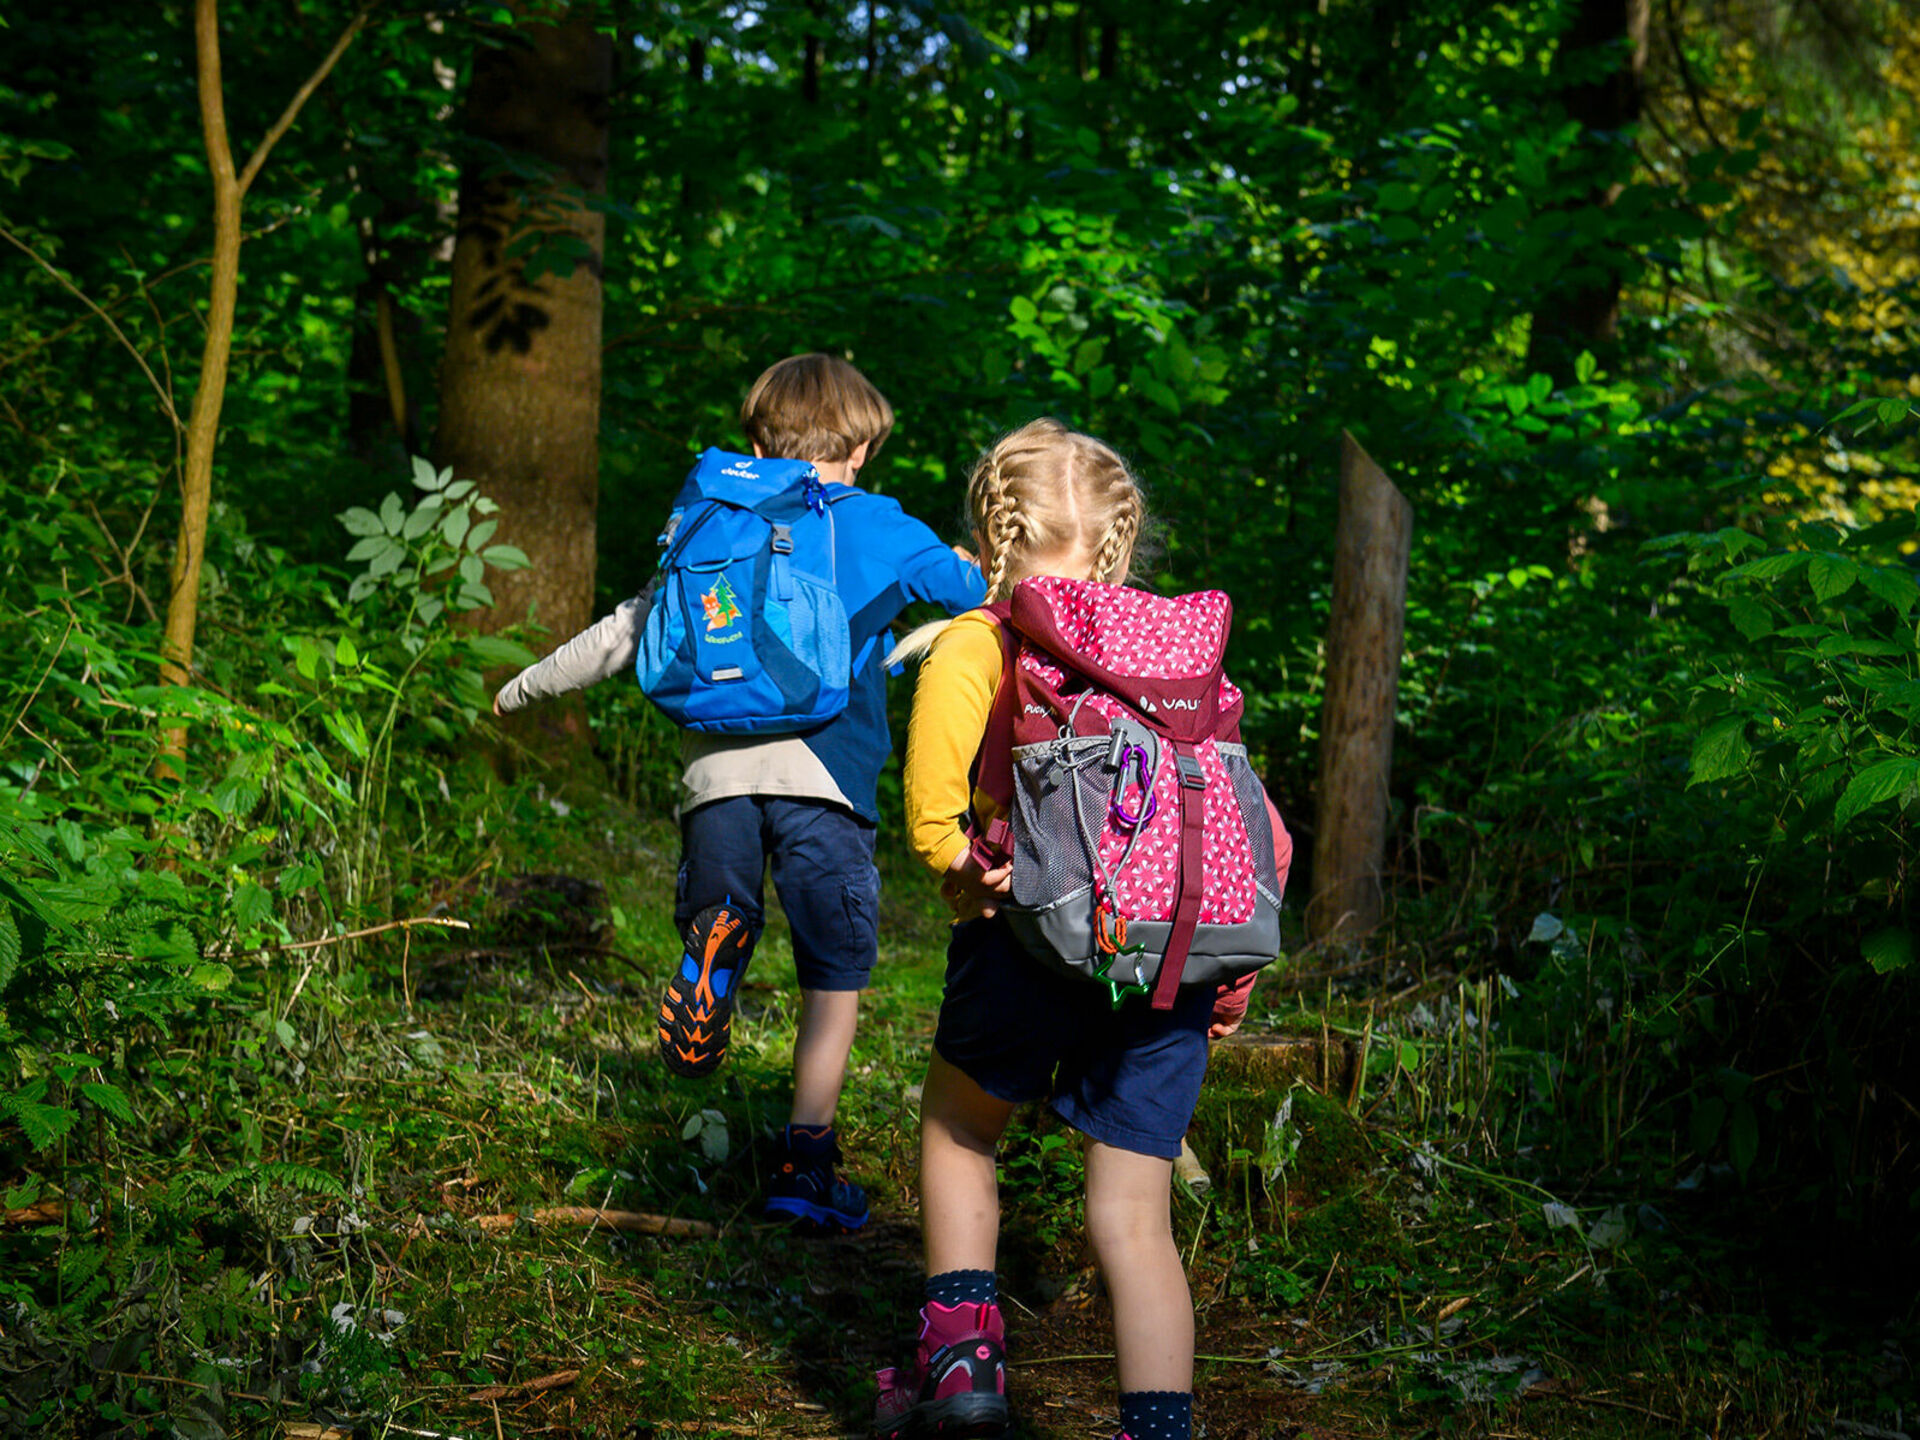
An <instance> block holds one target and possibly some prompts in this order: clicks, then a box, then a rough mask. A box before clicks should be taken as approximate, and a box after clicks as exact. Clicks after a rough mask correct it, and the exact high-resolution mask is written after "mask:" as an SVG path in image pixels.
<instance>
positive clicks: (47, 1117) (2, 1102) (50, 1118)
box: [0, 1086, 80, 1150]
mask: <svg viewBox="0 0 1920 1440" xmlns="http://www.w3.org/2000/svg"><path fill="white" fill-rule="evenodd" d="M33 1088H39V1087H37V1086H36V1087H33ZM0 1117H4V1118H6V1119H8V1120H11V1121H13V1122H14V1124H16V1125H18V1126H19V1127H20V1129H21V1130H22V1131H23V1132H25V1134H26V1137H27V1143H28V1144H30V1145H32V1146H33V1148H34V1149H35V1150H44V1149H46V1148H47V1147H48V1146H49V1145H51V1144H53V1142H54V1141H56V1140H58V1139H59V1138H60V1137H61V1136H62V1135H64V1134H66V1133H67V1132H68V1131H69V1130H71V1129H72V1128H73V1125H74V1122H75V1121H76V1120H78V1119H79V1118H80V1117H79V1115H78V1114H76V1113H75V1112H74V1111H72V1110H69V1109H67V1108H66V1107H65V1106H63V1105H48V1104H45V1103H44V1102H42V1101H41V1100H39V1099H37V1098H35V1099H29V1098H27V1096H26V1095H25V1093H23V1092H22V1091H19V1090H11V1091H9V1090H0Z"/></svg>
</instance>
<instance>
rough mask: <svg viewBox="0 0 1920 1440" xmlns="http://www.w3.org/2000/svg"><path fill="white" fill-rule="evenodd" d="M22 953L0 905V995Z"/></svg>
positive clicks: (8, 911) (8, 910) (8, 913)
mask: <svg viewBox="0 0 1920 1440" xmlns="http://www.w3.org/2000/svg"><path fill="white" fill-rule="evenodd" d="M22 953H23V947H22V945H21V943H20V926H19V924H18V923H17V922H16V921H15V920H14V918H13V907H12V906H11V905H0V995H4V994H6V993H7V985H8V984H9V982H11V981H12V979H13V976H14V972H15V971H17V970H18V969H19V968H20V956H21V954H22ZM16 1208H17V1207H16Z"/></svg>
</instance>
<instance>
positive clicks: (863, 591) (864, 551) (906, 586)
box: [800, 485, 987, 822]
mask: <svg viewBox="0 0 1920 1440" xmlns="http://www.w3.org/2000/svg"><path fill="white" fill-rule="evenodd" d="M827 495H828V503H830V504H831V505H832V506H833V523H834V545H835V551H836V555H837V558H838V560H839V564H840V572H839V582H840V598H841V600H842V601H843V602H844V603H845V604H846V607H847V626H848V629H849V630H850V631H851V632H852V639H853V653H854V654H855V655H858V654H860V653H861V651H862V650H863V649H867V642H868V641H869V640H873V641H874V642H875V643H874V644H873V646H872V648H871V650H870V651H869V653H868V657H867V662H866V664H865V665H863V666H862V667H861V668H860V669H859V670H858V671H857V672H856V673H855V675H854V677H853V685H852V692H851V694H850V695H849V697H848V699H847V708H846V709H845V710H844V711H842V712H841V713H840V714H839V715H838V716H836V717H835V718H834V719H832V720H829V721H828V722H827V723H826V724H825V725H822V726H821V727H820V728H819V729H817V730H810V731H808V732H806V733H805V734H803V735H802V736H801V737H800V738H801V739H802V740H804V741H805V742H806V745H807V748H808V749H809V750H811V751H813V753H814V754H815V755H817V756H819V757H820V761H821V763H822V764H824V765H825V766H826V767H827V773H828V774H830V775H831V776H833V778H834V780H835V781H836V782H837V783H838V784H839V786H840V793H841V794H842V795H844V796H845V797H846V799H847V803H848V804H849V805H850V806H851V807H852V808H853V810H854V811H855V812H856V813H857V814H859V815H861V816H862V817H864V818H865V819H867V820H869V821H875V822H877V821H878V819H879V812H878V810H877V808H876V791H877V789H878V786H879V780H880V768H881V767H882V766H883V765H885V764H886V762H887V756H888V755H889V754H890V753H892V750H893V737H892V734H891V733H890V731H889V730H888V728H887V693H886V684H887V677H886V664H885V657H886V652H887V651H888V650H889V649H891V648H892V645H891V642H890V641H889V640H888V639H887V638H886V633H885V632H886V631H887V629H888V627H889V626H891V625H892V624H893V622H894V620H895V619H896V618H897V617H898V616H899V614H900V612H901V611H902V610H904V609H906V607H907V606H908V605H909V604H912V603H913V602H915V601H924V602H926V603H928V604H933V605H938V606H939V607H940V608H941V609H943V610H945V611H946V612H947V613H948V614H949V615H959V614H962V613H963V612H965V611H968V610H971V609H973V607H974V606H976V605H978V604H980V602H981V601H982V600H984V599H985V598H986V593H987V586H986V581H985V580H983V579H982V578H981V575H980V567H979V566H977V565H975V564H973V563H971V562H970V561H966V560H962V559H961V558H960V557H959V556H958V555H956V554H954V552H953V550H952V549H951V548H950V547H949V546H947V545H945V544H943V543H942V542H941V540H940V537H939V536H937V535H935V534H934V533H933V531H932V530H930V529H928V528H927V527H926V526H925V525H923V524H921V523H920V521H918V520H916V519H914V518H913V517H912V516H911V515H909V514H907V512H906V511H904V510H902V509H901V508H900V506H899V504H898V502H896V501H893V500H889V499H887V498H886V497H885V496H884V495H875V494H872V493H870V492H868V491H865V490H862V489H860V488H858V487H857V486H853V485H830V486H828V487H827Z"/></svg>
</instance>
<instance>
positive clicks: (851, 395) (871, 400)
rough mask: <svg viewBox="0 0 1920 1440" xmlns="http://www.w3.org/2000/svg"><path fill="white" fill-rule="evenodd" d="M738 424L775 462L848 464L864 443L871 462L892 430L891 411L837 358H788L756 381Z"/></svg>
mask: <svg viewBox="0 0 1920 1440" xmlns="http://www.w3.org/2000/svg"><path fill="white" fill-rule="evenodd" d="M740 424H741V427H742V428H743V429H745V430H746V432H747V438H748V439H749V440H751V441H752V442H753V443H754V444H755V445H758V446H759V447H760V453H761V454H762V455H765V456H768V457H769V458H772V459H779V460H813V461H828V462H833V461H840V460H846V459H849V458H851V457H852V455H853V452H854V451H855V450H857V449H859V448H860V445H861V443H862V442H865V444H866V447H867V459H869V460H871V459H873V457H874V456H875V455H878V454H879V453H880V447H881V446H882V445H884V444H885V443H886V439H887V436H888V435H889V434H891V433H892V431H893V406H891V405H889V404H888V403H887V397H886V396H884V395H882V394H881V393H880V392H879V391H878V390H876V389H874V387H873V382H872V381H871V380H869V379H867V377H866V376H864V375H862V374H861V373H860V372H859V371H858V370H856V369H854V367H853V366H851V365H849V364H848V363H847V362H846V361H845V360H842V359H840V358H839V357H838V356H837V355H822V354H818V353H816V354H812V355H789V356H788V357H787V358H786V359H785V360H782V361H780V362H779V363H778V364H777V365H770V366H768V367H767V369H766V370H764V371H762V372H761V375H760V378H759V379H758V380H756V381H754V382H753V388H752V389H751V390H749V391H748V392H747V398H746V399H745V400H743V401H742V402H741V404H740Z"/></svg>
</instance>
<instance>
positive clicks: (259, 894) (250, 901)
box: [233, 880, 273, 930]
mask: <svg viewBox="0 0 1920 1440" xmlns="http://www.w3.org/2000/svg"><path fill="white" fill-rule="evenodd" d="M272 914H273V895H272V893H271V892H270V891H268V890H267V888H266V887H265V886H263V885H256V884H255V883H254V882H253V881H251V880H246V881H242V882H241V883H240V884H239V885H238V886H237V887H235V889H234V892H233V923H234V924H236V925H238V926H239V927H240V928H241V929H242V930H252V929H254V928H255V927H256V926H258V925H260V924H262V923H264V922H265V921H266V919H267V917H268V916H270V915H272Z"/></svg>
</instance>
